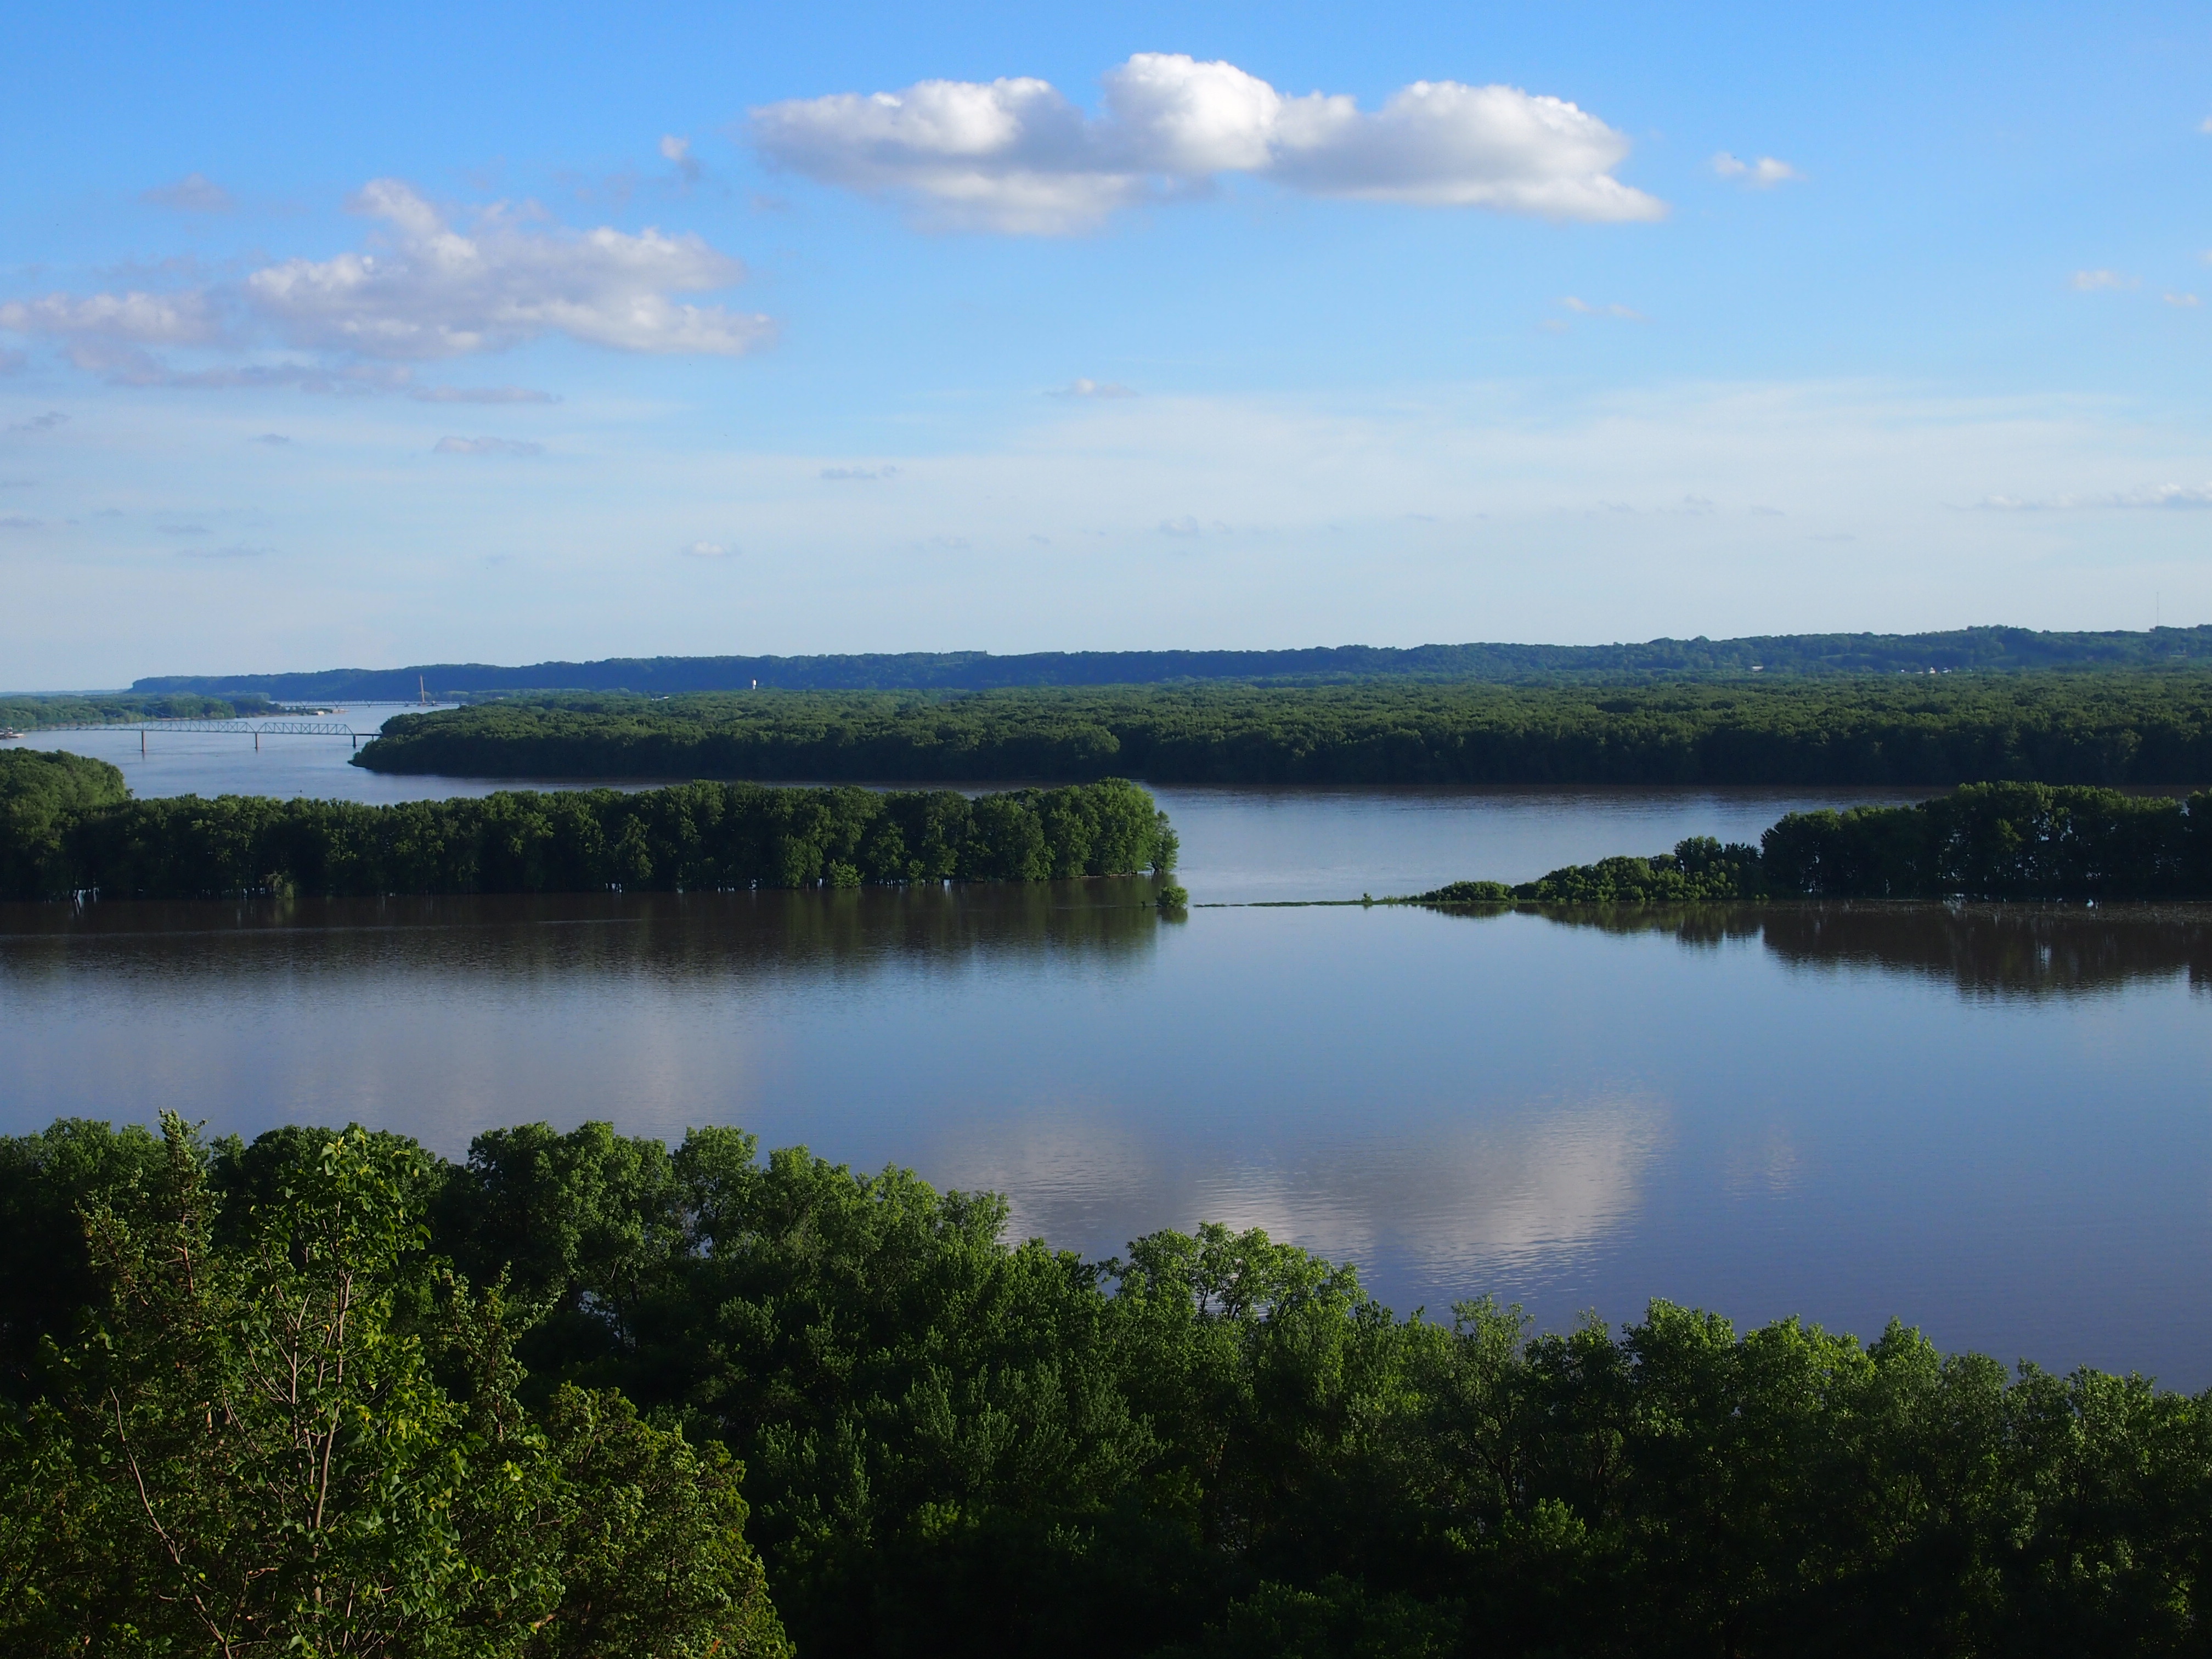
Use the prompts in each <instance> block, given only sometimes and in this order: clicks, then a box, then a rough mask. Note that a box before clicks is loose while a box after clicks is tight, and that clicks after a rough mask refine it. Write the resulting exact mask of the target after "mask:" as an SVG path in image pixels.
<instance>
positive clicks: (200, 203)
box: [138, 173, 238, 213]
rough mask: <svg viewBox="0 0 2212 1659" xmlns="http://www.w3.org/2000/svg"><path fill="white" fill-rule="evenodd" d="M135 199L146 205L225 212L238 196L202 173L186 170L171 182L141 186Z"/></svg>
mask: <svg viewBox="0 0 2212 1659" xmlns="http://www.w3.org/2000/svg"><path fill="white" fill-rule="evenodd" d="M138 199H139V200H140V201H142V202H143V203H145V204H147V205H148V206H149V207H165V208H174V209H176V210H178V211H179V212H180V213H228V212H229V211H230V210H232V209H233V208H234V207H236V206H237V205H238V200H237V198H236V197H234V196H233V195H232V194H231V193H230V192H229V191H227V190H225V189H224V188H223V187H222V185H218V184H217V183H216V181H215V180H214V179H210V178H209V177H208V176H207V174H205V173H186V174H185V176H184V177H183V178H181V179H178V180H177V181H176V182H175V183H174V184H168V185H155V186H154V188H153V189H151V190H142V191H139V192H138Z"/></svg>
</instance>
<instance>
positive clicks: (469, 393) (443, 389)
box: [407, 386, 561, 404]
mask: <svg viewBox="0 0 2212 1659" xmlns="http://www.w3.org/2000/svg"><path fill="white" fill-rule="evenodd" d="M407 395H408V396H409V397H410V398H413V399H414V400H415V401H416V403H418V404H557V403H559V402H560V401H561V398H560V395H559V394H558V393H557V392H538V391H533V390H532V388H531V387H529V386H410V387H409V388H408V392H407Z"/></svg>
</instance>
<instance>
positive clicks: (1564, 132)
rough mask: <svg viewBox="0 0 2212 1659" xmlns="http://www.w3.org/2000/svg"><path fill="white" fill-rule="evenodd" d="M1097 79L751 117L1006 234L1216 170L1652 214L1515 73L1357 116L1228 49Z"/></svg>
mask: <svg viewBox="0 0 2212 1659" xmlns="http://www.w3.org/2000/svg"><path fill="white" fill-rule="evenodd" d="M1105 87H1106V109H1105V112H1104V113H1103V114H1101V115H1091V114H1088V113H1086V112H1084V111H1083V110H1080V109H1079V108H1078V107H1077V106H1075V105H1073V103H1071V102H1070V101H1069V100H1067V99H1066V97H1065V96H1064V95H1063V94H1061V93H1060V91H1059V90H1058V89H1057V88H1054V86H1053V85H1052V84H1051V83H1050V82H1045V81H1040V80H1036V79H1032V78H1028V77H1019V78H1006V79H1000V80H997V81H991V82H976V81H924V82H917V83H916V84H915V85H913V86H910V87H908V88H904V89H902V90H901V91H898V92H878V93H872V94H860V93H849V92H848V93H838V94H832V95H830V96H829V97H823V98H809V99H792V100H787V101H785V102H782V103H776V104H768V105H763V106H760V107H758V108H756V109H754V110H753V111H752V112H751V114H750V119H749V122H748V125H747V131H748V133H749V135H750V138H751V141H752V143H753V145H754V147H755V148H756V149H757V150H758V151H759V152H760V154H761V155H763V158H765V159H766V160H767V161H769V162H770V163H771V164H773V165H775V166H779V167H787V168H789V169H790V170H792V171H793V172H796V173H804V174H805V175H806V176H808V177H809V178H811V179H817V180H818V181H820V182H822V183H824V184H829V185H841V186H843V187H845V188H848V189H852V190H858V191H865V192H868V193H881V194H890V195H892V196H896V197H902V198H904V199H906V200H908V201H909V202H911V203H912V204H915V206H916V207H917V208H918V209H919V210H920V212H921V217H922V219H923V220H924V222H926V223H928V224H931V225H933V226H939V227H945V228H965V229H975V230H989V231H999V232H1004V233H1007V234H1018V235H1054V234H1066V233H1069V232H1073V231H1080V230H1084V229H1087V228H1091V227H1092V226H1095V225H1097V223H1099V222H1101V221H1102V220H1103V219H1105V218H1106V217H1107V216H1109V215H1110V214H1112V213H1113V212H1114V211H1115V210H1116V209H1119V208H1123V207H1127V206H1130V205H1132V204H1135V203H1138V202H1141V201H1144V200H1146V199H1152V198H1160V197H1175V196H1188V195H1190V194H1193V193H1195V192H1197V191H1201V190H1203V188H1204V187H1205V186H1206V185H1207V184H1208V183H1209V182H1210V181H1211V180H1212V179H1216V178H1218V177H1219V176H1221V175H1223V174H1246V175H1252V176H1258V177H1264V178H1267V179H1273V180H1274V181H1276V182H1277V183H1279V184H1281V185H1285V186H1286V187H1288V188H1290V189H1291V190H1295V191H1302V192H1304V193H1306V194H1309V195H1315V196H1334V197H1352V198H1356V199H1361V200H1368V201H1380V202H1399V203H1407V204H1415V205H1419V206H1427V207H1480V208H1489V209H1493V210H1498V211H1502V212H1509V213H1528V214H1534V215H1537V216H1541V217H1545V218H1550V219H1567V220H1585V221H1596V222H1619V221H1624V220H1639V219H1656V218H1659V217H1661V216H1663V215H1664V214H1665V212H1666V205H1665V204H1663V203H1662V202H1660V201H1659V200H1657V199H1656V197H1651V196H1649V195H1646V194H1645V193H1644V191H1639V190H1636V189H1634V188H1632V187H1631V186H1629V185H1624V184H1622V183H1621V182H1620V180H1619V179H1615V178H1614V177H1613V168H1615V167H1618V166H1619V165H1620V163H1621V162H1622V161H1625V160H1626V158H1627V155H1628V151H1629V143H1628V140H1627V139H1626V137H1623V136H1622V135H1621V134H1620V133H1619V132H1616V131H1614V130H1613V128H1611V127H1609V126H1607V125H1606V124H1605V123H1604V122H1603V121H1601V120H1600V119H1598V118H1597V117H1595V116H1594V115H1591V114H1589V113H1588V112H1585V111H1583V110H1582V109H1579V108H1577V106H1574V105H1573V104H1571V103H1568V102H1566V101H1565V100H1563V99H1559V98H1553V97H1544V96H1538V95H1534V94H1529V93H1528V92H1524V91H1522V89H1521V88H1517V87H1507V86H1486V87H1471V86H1464V85H1462V84H1461V83H1459V82H1455V81H1417V82H1413V84H1411V85H1410V86H1407V87H1404V88H1401V89H1400V90H1399V91H1397V92H1395V93H1394V94H1391V95H1390V97H1389V98H1388V99H1387V100H1384V102H1383V106H1382V107H1381V108H1380V109H1379V110H1376V111H1372V112H1369V111H1364V110H1362V109H1360V108H1359V107H1358V102H1357V100H1354V99H1352V98H1351V97H1349V96H1347V95H1344V94H1334V95H1331V94H1322V93H1317V92H1316V93H1310V94H1306V95H1304V96H1302V97H1293V96H1285V94H1282V93H1280V92H1278V91H1277V90H1276V89H1275V88H1273V87H1272V86H1270V85H1269V84H1268V83H1267V82H1265V81H1262V80H1261V79H1260V78H1259V77H1258V76H1253V75H1249V74H1247V73H1246V72H1245V71H1244V70H1241V69H1238V68H1237V66H1236V65H1235V64H1228V63H1219V62H1217V63H1200V62H1198V61H1197V60H1195V59H1194V58H1188V57H1185V56H1183V55H1182V54H1180V53H1172V52H1139V53H1137V54H1136V55H1135V56H1133V57H1132V58H1129V59H1128V60H1127V62H1125V63H1123V64H1121V65H1120V66H1119V67H1118V68H1115V69H1114V70H1109V72H1108V73H1107V75H1106V76H1105Z"/></svg>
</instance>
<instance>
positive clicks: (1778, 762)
mask: <svg viewBox="0 0 2212 1659" xmlns="http://www.w3.org/2000/svg"><path fill="white" fill-rule="evenodd" d="M358 763H359V764H361V765H362V766H365V767H368V768H369V769H372V770H378V771H385V772H400V773H436V774H445V775H453V776H477V777H513V778H523V777H539V778H662V777H678V778H750V779H788V780H802V779H804V780H821V781H830V780H838V781H862V780H866V781H876V782H894V781H898V782H954V781H992V780H1017V779H1018V780H1035V781H1086V780H1090V779H1094V778H1099V777H1104V776H1108V775H1116V776H1122V777H1137V778H1143V779H1146V780H1147V781H1151V782H1153V783H1368V784H1372V783H1431V784H1434V783H1493V784H1583V783H1587V784H1620V783H1637V784H1734V783H1741V784H1789V785H1842V786H1881V787H1950V786H1952V785H1955V784H1959V783H1964V782H1974V781H1994V780H2021V781H2038V782H2044V783H2087V784H2103V785H2106V786H2112V785H2121V784H2132V785H2140V786H2156V785H2183V784H2191V783H2201V782H2203V781H2204V780H2206V779H2207V778H2212V674H2208V673H2206V672H2204V671H2202V670H2188V671H2180V670H2177V671H2172V672H2148V671H2133V672H2103V673H2082V672H2073V673H2057V672H2044V673H2023V674H2009V675H1979V674H1977V675H1967V674H1953V675H1948V676H1947V675H1924V674H1923V675H1917V676H1898V675H1890V676H1872V677H1859V678H1836V679H1802V678H1801V679H1781V680H1776V681H1773V682H1761V681H1757V680H1752V679H1748V678H1745V679H1740V680H1736V681H1733V682H1728V683H1722V684H1656V685H1619V684H1615V685H1610V686H1607V685H1504V684H1474V683H1467V682H1461V683H1455V684H1431V683H1422V682H1408V681H1393V680H1369V681H1362V682H1358V683H1353V684H1325V685H1308V686H1281V685H1275V686H1269V685H1251V684H1231V685H1219V684H1215V685H1206V684H1195V685H1194V684H1182V685H1168V686H1122V687H1113V688H1107V689H1103V690H1050V689H1043V690H1002V691H989V692H983V693H978V694H974V695H951V694H924V693H906V694H898V693H890V692H792V691H759V692H732V693H702V694H696V695H691V696H672V697H667V698H659V699H647V698H644V697H637V696H611V695H610V696H590V695H575V696H540V697H537V698H533V699H521V700H508V701H502V702H496V703H490V704H483V705H479V706H477V707H474V708H459V709H450V710H443V711H440V712H437V713H433V714H404V715H400V716H398V717H397V718H395V719H393V720H392V721H391V722H390V723H388V724H387V725H386V727H385V729H384V735H382V736H381V737H380V738H377V739H376V740H375V741H374V742H373V743H371V744H368V745H367V746H366V747H364V748H363V749H362V752H361V754H360V756H359V757H358Z"/></svg>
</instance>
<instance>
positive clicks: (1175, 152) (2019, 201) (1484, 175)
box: [0, 3, 2212, 687]
mask: <svg viewBox="0 0 2212 1659" xmlns="http://www.w3.org/2000/svg"><path fill="white" fill-rule="evenodd" d="M10 58H11V63H12V66H13V68H14V70H15V73H14V75H12V76H11V77H10V95H9V99H8V100H7V101H6V103H5V105H4V106H0V134H4V143H5V148H6V154H7V155H8V156H9V158H10V160H11V161H13V162H14V165H12V166H10V167H9V168H8V169H7V170H6V172H5V174H4V177H0V583H4V586H0V593H4V595H5V599H4V602H0V684H7V685H9V686H23V687H31V686H86V685H100V684H118V683H121V682H123V681H125V680H128V679H129V678H133V677H135V676H137V675H138V674H142V673H152V672H182V671H225V670H246V669H276V668H307V667H318V666H327V665H337V664H387V663H399V662H406V661H414V660H426V659H457V658H458V659H478V660H494V661H516V660H531V659H538V658H543V657H550V656H570V657H586V656H603V655H609V654H616V653H625V654H626V653H661V652H670V653H695V652H748V653H750V652H800V651H842V650H900V649H948V648H959V647H982V648H988V649H994V650H1001V651H1015V650H1031V649H1046V648H1083V647H1161V646H1270V645H1294V644H1316V643H1340V642H1345V641H1368V642H1373V643H1383V644H1412V643H1416V642H1419V641H1430V640H1466V639H1541V640H1553V641H1598V640H1607V639H1617V638H1645V637H1650V636H1651V635H1658V634H1662V633H1667V634H1676V635H1685V634H1694V633H1700V632H1702V633H1707V634H1711V635H1724V634H1738V633H1746V632H1753V631H1771V630H1794V629H1831V628H1835V629H1857V628H1869V629H1922V628H1937V627H1950V626H1956V625H1960V624H1965V623H1978V622H1990V621H2003V622H2010V623H2023V624H2027V625H2031V626H2039V627H2056V628H2065V627H2098V628H2103V627H2138V626H2142V625H2145V624H2147V623H2149V622H2150V621H2151V620H2152V619H2153V617H2154V614H2156V615H2159V616H2161V617H2163V619H2164V620H2166V622H2169V623H2174V622H2182V623H2195V622H2199V621H2204V620H2208V619H2212V558H2208V554H2212V422H2209V421H2208V414H2209V413H2212V410H2208V393H2207V379H2206V373H2205V371H2206V368H2207V363H2208V355H2207V346H2208V340H2212V336H2208V329H2212V264H2208V263H2207V260H2208V258H2212V195H2208V191H2207V184H2208V182H2212V10H2208V9H2206V8H2204V7H2203V6H2201V5H2200V6H2194V7H2182V6H2166V7H2148V6H2136V7H2125V6H2122V7H2106V8H2100V9H2089V8H2081V7H2074V8H2057V7H2043V8H2037V7H2027V6H2017V5H2015V6H2008V7H2002V8H1999V7H1972V6H1963V7H1952V8H1945V9H1930V8H1926V7H1911V8H1907V7H1903V6H1891V7H1884V6H1867V5H1857V6H1852V7H1850V8H1842V7H1837V8H1830V9H1824V10H1821V11H1819V12H1817V13H1815V12H1809V11H1807V10H1804V9H1778V8H1772V7H1759V8H1751V7H1742V8H1729V7H1724V6H1714V5H1701V6H1697V7H1682V8H1662V7H1639V8H1633V9H1631V8H1621V7H1603V6H1592V5H1562V6H1554V7H1547V8H1511V9H1508V8H1502V7H1464V6H1462V7H1450V8H1446V7H1437V6H1426V5H1391V4H1375V5H1368V6H1364V7H1359V8H1348V7H1335V8H1328V9H1322V8H1314V7H1298V6H1287V7H1286V6H1275V7H1269V8H1259V7H1251V6H1236V7H1231V6H1211V7H1207V6H1180V7H1176V8H1173V9H1169V8H1164V7H1144V6H1119V7H1099V6H1091V7H1085V8H1068V7H1054V6H1049V5H1036V4H1030V5H1024V6H1022V7H994V6H975V5H968V6H962V7H957V8H949V7H936V6H930V5H927V4H921V5H917V4H911V3H909V4H907V5H902V6H898V7H869V6H854V7H847V8H842V9H837V10H836V11H834V12H831V11H817V10H812V9H802V8H789V7H781V8H774V9H770V8H764V7H763V8H744V7H707V6H696V7H663V8H658V9H652V10H650V11H646V10H640V9H612V8H608V9H583V8H576V7H565V8H549V7H544V6H535V7H527V8H526V7H519V6H518V7H494V6H484V5H477V6H472V7H467V8H462V9H452V8H439V9H430V8H410V7H404V6H395V7H388V8H382V9H376V10H374V11H373V12H365V13H362V14H361V15H357V16H356V15H337V14H335V13H331V11H330V9H312V8H306V9H303V8H297V7H274V6H270V7H246V6H218V5H203V6H197V7H192V8H181V7H179V8H168V9H151V8H147V7H143V6H140V7H132V8H127V9H126V8H115V7H100V6H97V5H94V6H76V7H71V8H66V9H64V8H63V7H60V6H56V5H48V6H46V7H42V8H38V9H34V10H33V11H32V12H31V13H29V14H28V15H21V16H19V17H18V19H17V20H16V21H15V24H14V25H13V27H12V28H11V48H10ZM878 94H880V95H878ZM2200 299H2201V301H2202V303H2200V302H2199V301H2200Z"/></svg>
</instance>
